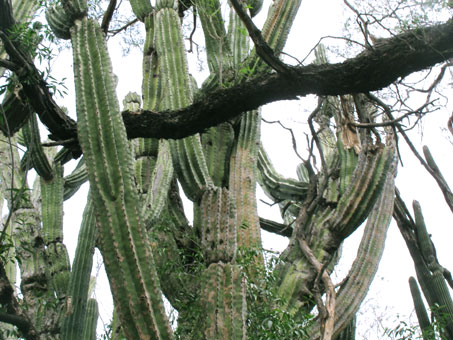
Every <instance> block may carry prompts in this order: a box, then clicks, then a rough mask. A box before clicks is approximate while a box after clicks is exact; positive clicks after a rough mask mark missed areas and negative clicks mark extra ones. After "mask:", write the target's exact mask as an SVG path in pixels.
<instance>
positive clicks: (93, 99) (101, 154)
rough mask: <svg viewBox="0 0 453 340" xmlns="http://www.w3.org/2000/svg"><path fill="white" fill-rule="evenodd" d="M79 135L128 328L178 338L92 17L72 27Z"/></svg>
mask: <svg viewBox="0 0 453 340" xmlns="http://www.w3.org/2000/svg"><path fill="white" fill-rule="evenodd" d="M71 39H72V45H73V55H74V78H75V83H76V94H77V113H78V129H79V131H78V132H79V141H80V144H81V145H82V149H83V152H84V156H85V161H86V164H87V171H88V177H89V180H90V184H91V190H92V191H91V193H92V196H93V202H94V203H95V204H94V205H95V211H96V220H97V223H98V224H99V228H100V236H101V239H100V243H101V249H102V252H103V257H104V263H105V266H106V271H107V275H108V276H109V280H110V286H111V289H112V293H113V297H114V301H115V304H116V306H117V308H118V312H119V315H120V318H121V320H122V325H123V327H124V332H125V334H126V336H127V337H130V338H134V339H148V338H154V339H162V340H163V339H171V338H172V331H171V328H170V325H169V323H168V320H167V317H166V315H165V311H164V306H163V301H162V293H161V289H160V286H159V280H158V278H157V274H156V269H155V266H154V260H153V256H152V254H151V248H150V244H149V241H148V237H147V235H146V231H145V228H144V225H143V222H142V220H141V216H140V212H139V209H138V208H139V207H138V206H137V202H138V193H137V190H136V188H135V185H134V180H133V174H132V161H133V159H132V154H131V150H130V147H129V142H128V140H127V136H126V130H125V127H124V124H123V121H122V117H121V114H120V110H119V105H118V100H117V98H116V95H115V91H114V88H115V86H114V79H113V73H112V67H111V62H110V58H109V56H108V52H107V47H106V43H105V40H104V35H103V32H102V30H101V29H100V27H99V26H98V24H97V22H95V21H92V20H88V19H86V18H84V19H82V20H80V21H77V22H76V25H75V26H74V27H73V28H72V29H71Z"/></svg>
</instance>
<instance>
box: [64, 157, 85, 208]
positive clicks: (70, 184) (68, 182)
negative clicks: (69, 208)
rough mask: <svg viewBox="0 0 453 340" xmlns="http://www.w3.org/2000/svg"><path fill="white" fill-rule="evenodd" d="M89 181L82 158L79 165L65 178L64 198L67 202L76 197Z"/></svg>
mask: <svg viewBox="0 0 453 340" xmlns="http://www.w3.org/2000/svg"><path fill="white" fill-rule="evenodd" d="M87 180H88V173H87V168H86V165H85V159H84V158H83V157H82V158H81V159H80V161H79V163H77V166H76V167H75V169H74V170H73V171H72V172H71V173H70V174H69V175H68V176H66V177H65V178H64V193H63V198H64V200H67V199H69V198H71V197H72V195H74V194H75V193H76V192H77V190H79V188H80V187H81V186H82V184H83V183H85V182H86V181H87Z"/></svg>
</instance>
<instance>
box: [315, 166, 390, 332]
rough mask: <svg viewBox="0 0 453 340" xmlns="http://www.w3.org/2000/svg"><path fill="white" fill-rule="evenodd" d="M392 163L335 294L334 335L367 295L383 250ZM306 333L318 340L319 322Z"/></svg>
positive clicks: (387, 224) (388, 221)
mask: <svg viewBox="0 0 453 340" xmlns="http://www.w3.org/2000/svg"><path fill="white" fill-rule="evenodd" d="M395 166H396V164H393V165H392V168H391V170H390V171H388V172H387V173H386V180H385V185H384V188H383V190H382V193H381V195H380V197H379V199H378V201H377V202H376V204H375V205H374V207H373V209H372V211H371V213H370V215H369V217H368V219H367V223H366V226H365V231H364V234H363V236H362V240H361V242H360V245H359V248H358V251H357V256H356V258H355V260H354V263H353V264H352V266H351V269H350V271H349V273H348V275H347V278H348V280H347V281H346V282H345V283H344V285H342V286H341V288H340V290H339V291H338V293H337V299H336V307H335V326H334V334H335V335H336V334H339V333H340V332H341V331H342V330H344V329H345V328H347V327H348V325H349V323H350V322H351V320H352V319H353V318H354V315H355V314H356V313H357V310H358V309H359V307H360V304H361V303H362V301H363V300H364V298H365V296H366V295H367V293H368V289H369V287H370V285H371V283H372V282H373V279H374V276H375V274H376V272H377V269H378V266H379V262H380V260H381V257H382V254H383V252H384V245H385V240H386V236H387V230H388V227H389V225H390V221H391V218H392V212H393V200H394V196H395V194H394V193H395V185H394V176H395ZM311 332H313V333H311ZM310 334H311V337H310V339H318V338H319V337H320V334H319V322H315V323H314V325H312V326H311V327H310Z"/></svg>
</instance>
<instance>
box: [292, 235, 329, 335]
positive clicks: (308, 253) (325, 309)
mask: <svg viewBox="0 0 453 340" xmlns="http://www.w3.org/2000/svg"><path fill="white" fill-rule="evenodd" d="M298 241H299V247H300V249H301V250H302V253H303V254H304V256H305V257H306V258H307V260H308V261H309V262H310V264H311V265H312V266H313V268H315V270H316V271H317V272H318V276H319V277H320V278H321V280H322V283H323V284H324V288H325V290H326V302H325V304H323V303H322V300H321V299H320V297H319V299H317V300H319V301H317V305H318V310H319V312H320V316H321V340H330V339H332V336H333V331H334V325H335V299H336V292H335V286H334V285H333V283H332V280H331V279H330V276H329V274H328V273H327V271H326V270H325V268H326V266H325V265H322V264H321V263H320V262H319V261H318V259H317V258H316V257H315V255H314V254H313V251H312V250H311V249H310V247H309V246H308V244H307V242H306V241H305V240H303V239H301V238H299V239H298Z"/></svg>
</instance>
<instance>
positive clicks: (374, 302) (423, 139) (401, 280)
mask: <svg viewBox="0 0 453 340" xmlns="http://www.w3.org/2000/svg"><path fill="white" fill-rule="evenodd" d="M269 1H270V0H267V1H265V4H264V5H263V11H262V13H260V15H259V16H258V17H256V18H255V19H254V21H255V23H256V24H257V26H258V27H261V25H262V22H263V21H264V19H265V16H266V13H265V11H266V10H267V8H268V7H269V6H268V5H269ZM344 13H347V14H348V15H349V14H350V12H347V11H346V10H345V9H344V5H343V1H340V0H324V1H317V0H304V1H303V3H302V8H301V10H300V12H299V15H298V17H297V19H296V22H295V25H294V26H293V29H292V34H291V36H290V39H289V41H288V44H287V47H286V49H285V52H286V53H289V54H291V55H293V56H295V57H297V58H299V59H303V58H304V57H305V56H306V55H307V53H308V52H309V51H310V49H311V48H312V47H313V46H314V45H315V44H316V42H317V41H318V40H319V38H320V37H322V36H325V35H332V36H340V35H341V33H342V29H343V24H344V23H343V21H344V19H343V18H344ZM200 31H201V29H198V32H200ZM195 39H196V40H197V42H198V43H202V39H201V38H200V37H198V38H195ZM331 41H332V40H327V41H326V42H325V44H326V45H327V44H329V42H331ZM109 49H110V52H111V54H110V55H111V57H112V59H113V60H112V62H113V69H114V73H115V74H116V75H117V76H118V78H119V84H118V89H117V90H118V98H119V100H120V102H121V101H122V99H123V98H124V96H125V95H126V94H127V93H128V92H130V91H135V92H138V93H140V92H141V90H140V88H141V79H142V76H141V64H142V57H141V54H140V53H138V52H137V51H135V52H133V53H131V54H130V55H129V56H128V57H127V58H126V59H123V58H121V56H122V50H121V47H120V46H119V44H118V40H117V39H112V40H111V41H110V44H109ZM71 53H72V52H71V51H70V50H64V51H62V52H61V53H60V55H59V56H58V58H57V59H56V60H55V64H54V66H53V69H54V72H55V74H57V75H60V76H61V77H63V76H64V77H66V78H67V81H66V85H67V86H68V89H69V95H68V96H67V97H66V98H65V99H64V101H62V100H59V102H60V103H61V104H63V105H65V106H66V107H67V108H68V109H69V112H70V114H71V115H72V116H73V117H74V116H75V99H74V92H73V80H72V54H71ZM189 58H190V63H191V72H193V74H194V75H195V77H196V78H197V80H198V82H199V85H201V81H202V80H203V79H204V78H205V77H206V76H207V73H206V71H205V72H201V73H200V72H197V71H196V70H197V68H196V67H193V65H196V61H197V56H196V55H194V54H192V55H190V56H189ZM444 94H445V95H446V96H451V88H448V89H446V90H445V92H444ZM444 102H445V101H444ZM313 108H314V97H311V96H307V97H306V98H301V99H300V100H298V101H292V102H288V101H285V102H278V103H273V104H270V105H267V106H266V107H264V108H263V109H262V113H263V117H264V118H265V119H267V120H280V121H281V122H282V123H283V124H285V125H286V126H287V127H291V128H293V129H294V132H295V133H296V134H297V136H298V137H299V145H298V148H299V151H301V152H302V151H304V150H305V149H306V145H305V137H304V135H303V132H304V131H307V129H306V127H307V126H306V123H305V120H306V118H307V116H308V113H309V112H311V110H312V109H313ZM451 111H452V107H451V105H450V103H447V109H446V110H442V111H438V112H435V113H431V114H429V116H428V118H427V119H424V120H423V122H422V125H421V127H420V128H416V129H414V131H413V132H412V134H411V135H412V139H413V142H414V143H415V144H416V145H425V144H426V145H428V146H430V148H431V152H432V153H433V156H434V157H435V159H436V161H437V162H438V165H439V167H440V168H441V170H443V175H444V177H445V178H446V180H447V182H449V183H450V185H453V178H452V174H451V171H450V166H451V165H452V161H451V159H453V157H452V151H453V150H452V149H453V147H452V144H451V143H450V142H449V141H448V140H447V137H446V136H447V133H445V132H444V131H442V130H441V127H445V126H446V122H447V119H448V116H449V112H451ZM307 112H308V113H307ZM262 138H263V143H264V146H265V148H266V150H267V151H268V153H269V155H270V157H271V159H272V161H273V163H274V166H275V168H276V169H277V170H278V171H279V172H280V173H281V174H282V175H285V176H288V177H296V175H295V169H296V166H297V164H298V160H297V157H296V155H295V154H294V152H293V151H292V145H291V140H290V135H289V133H288V132H287V131H284V130H282V129H281V128H278V127H276V125H269V124H266V123H262ZM450 140H451V139H450ZM400 150H401V153H402V155H403V162H404V167H401V166H400V167H399V169H398V177H397V186H398V187H399V189H400V191H401V194H402V197H403V198H404V199H405V201H406V204H407V205H408V207H410V206H411V201H412V200H413V199H417V200H418V201H419V202H420V203H421V206H422V209H423V212H424V216H425V221H426V223H427V227H428V230H429V232H430V233H431V234H432V239H433V241H434V243H435V245H436V248H437V253H438V257H439V261H440V263H441V264H442V265H443V266H444V267H446V268H447V269H450V270H453V257H452V256H451V255H452V254H451V239H452V238H451V236H452V216H451V212H450V211H449V209H448V207H447V206H446V204H445V203H444V201H443V197H442V195H441V192H440V190H439V189H438V187H437V184H436V183H435V182H434V180H432V179H431V177H430V176H429V175H428V174H427V172H426V171H425V170H424V169H423V168H422V167H421V166H420V165H419V164H418V161H417V160H416V159H415V157H414V156H413V155H412V154H411V152H410V151H408V149H407V147H406V146H405V144H404V141H400ZM419 150H421V149H419ZM70 170H71V169H66V174H68V173H70ZM258 192H259V193H260V194H259V198H262V199H263V200H265V201H269V200H268V199H267V198H266V197H265V195H264V194H263V193H262V191H261V189H260V188H258ZM86 193H87V185H84V186H83V188H82V189H81V190H80V191H79V192H78V193H77V194H76V195H75V196H74V197H73V198H72V199H70V200H69V201H67V202H65V215H64V225H65V229H64V237H65V244H66V245H67V247H68V251H69V253H70V256H71V258H73V256H74V252H75V246H76V240H77V234H78V229H79V226H80V221H81V216H82V212H83V208H84V206H85V200H86ZM259 212H260V216H262V217H266V218H270V219H273V220H276V221H278V220H279V219H280V217H279V216H280V214H279V211H278V209H277V208H273V209H270V208H269V207H268V206H267V205H265V204H262V203H260V204H259ZM190 214H191V212H189V211H188V215H190ZM263 235H264V236H263V240H264V247H265V248H266V249H274V250H282V249H283V248H284V246H285V244H286V243H287V241H286V240H285V239H283V238H282V237H279V236H276V235H273V234H269V233H266V232H264V234H263ZM360 236H361V230H359V231H358V232H356V233H355V234H354V235H353V236H352V237H350V238H349V239H348V240H347V241H346V243H345V246H344V250H343V254H344V260H342V263H343V265H340V267H341V268H340V270H339V271H338V272H339V274H338V275H339V276H338V277H334V282H339V281H340V280H341V279H342V277H343V276H344V275H345V274H346V273H347V270H348V269H349V267H348V266H347V265H349V264H350V263H352V261H353V259H354V256H355V253H356V247H357V245H358V242H360ZM98 264H99V258H98ZM98 272H99V273H98ZM95 273H96V276H97V277H98V283H97V290H96V296H97V298H98V302H99V308H100V312H101V317H102V320H103V322H104V323H106V324H107V323H108V322H109V318H110V313H111V311H112V306H111V301H110V300H109V298H108V297H106V296H108V282H107V281H106V278H105V275H103V272H102V271H100V269H99V265H97V266H96V263H95V268H94V269H93V275H94V274H95ZM410 275H415V273H414V269H413V264H412V260H411V258H410V256H409V253H408V251H407V249H406V246H405V244H404V241H403V240H402V237H401V236H400V235H399V231H398V229H397V227H396V224H395V223H393V222H392V225H391V227H390V230H389V234H388V239H387V243H386V249H385V252H384V257H383V259H382V262H381V265H380V268H379V271H378V273H377V275H376V279H375V281H374V283H373V285H372V287H371V290H370V293H369V296H368V298H367V300H369V302H368V303H365V304H364V305H363V308H362V311H363V313H365V314H364V316H362V317H361V319H360V320H359V326H358V327H359V329H358V330H359V332H360V333H359V334H364V333H365V331H366V330H367V329H368V328H369V327H368V326H367V325H370V323H373V322H374V321H373V320H375V319H376V318H378V317H384V318H388V320H387V322H386V321H385V320H383V322H384V323H385V322H386V323H385V326H387V327H392V326H394V325H395V324H396V322H397V321H396V320H397V319H396V314H397V313H399V314H402V315H404V316H403V320H404V319H405V317H406V316H407V315H409V314H410V313H411V312H412V310H413V307H412V300H411V297H410V292H409V287H408V283H407V280H408V278H409V276H410ZM375 308H377V311H376V310H375ZM98 329H100V328H98ZM379 335H381V334H379ZM363 336H364V337H363V338H364V339H367V340H368V339H369V340H373V339H378V337H375V336H373V334H365V335H363ZM358 339H361V338H360V337H358Z"/></svg>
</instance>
